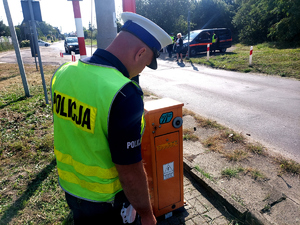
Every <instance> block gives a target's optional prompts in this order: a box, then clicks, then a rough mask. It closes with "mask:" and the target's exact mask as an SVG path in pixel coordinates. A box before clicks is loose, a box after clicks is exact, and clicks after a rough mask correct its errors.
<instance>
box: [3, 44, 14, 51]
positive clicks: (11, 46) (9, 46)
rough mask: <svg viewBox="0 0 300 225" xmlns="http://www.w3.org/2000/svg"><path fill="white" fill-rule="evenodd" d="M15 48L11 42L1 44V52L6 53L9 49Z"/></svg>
mask: <svg viewBox="0 0 300 225" xmlns="http://www.w3.org/2000/svg"><path fill="white" fill-rule="evenodd" d="M13 48H14V46H13V45H12V44H10V43H9V42H0V52H1V51H6V50H9V49H13Z"/></svg>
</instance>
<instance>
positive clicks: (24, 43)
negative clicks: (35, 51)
mask: <svg viewBox="0 0 300 225" xmlns="http://www.w3.org/2000/svg"><path fill="white" fill-rule="evenodd" d="M20 47H21V48H24V47H30V41H29V40H23V41H21V43H20Z"/></svg>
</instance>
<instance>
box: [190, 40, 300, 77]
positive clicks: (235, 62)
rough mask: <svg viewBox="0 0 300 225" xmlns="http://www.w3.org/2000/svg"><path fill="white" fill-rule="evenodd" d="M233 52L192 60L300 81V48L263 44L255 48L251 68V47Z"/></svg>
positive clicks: (238, 47) (242, 46) (237, 47)
mask: <svg viewBox="0 0 300 225" xmlns="http://www.w3.org/2000/svg"><path fill="white" fill-rule="evenodd" d="M234 47H235V49H234V50H233V51H232V52H225V53H219V52H218V53H216V54H215V55H212V56H211V57H210V59H209V61H207V60H206V53H205V54H204V53H202V54H199V55H197V57H195V58H190V61H191V62H193V63H199V64H204V65H207V66H210V67H213V68H220V69H225V70H233V71H239V72H244V73H249V72H252V73H264V74H270V75H278V76H282V77H292V78H296V79H300V73H299V71H300V48H299V47H298V48H287V47H286V46H280V45H278V44H277V43H263V44H258V45H254V46H253V55H252V65H251V66H249V52H250V46H245V45H242V44H237V45H235V46H234Z"/></svg>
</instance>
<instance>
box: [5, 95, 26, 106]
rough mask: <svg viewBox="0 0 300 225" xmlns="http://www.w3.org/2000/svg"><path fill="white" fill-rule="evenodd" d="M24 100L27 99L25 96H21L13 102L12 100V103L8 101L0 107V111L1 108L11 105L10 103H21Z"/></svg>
mask: <svg viewBox="0 0 300 225" xmlns="http://www.w3.org/2000/svg"><path fill="white" fill-rule="evenodd" d="M26 98H27V97H26V96H22V97H19V98H17V99H15V100H12V101H10V102H8V103H6V104H4V105H0V109H3V108H5V107H6V106H9V105H11V104H12V103H15V102H19V101H23V100H25V99H26Z"/></svg>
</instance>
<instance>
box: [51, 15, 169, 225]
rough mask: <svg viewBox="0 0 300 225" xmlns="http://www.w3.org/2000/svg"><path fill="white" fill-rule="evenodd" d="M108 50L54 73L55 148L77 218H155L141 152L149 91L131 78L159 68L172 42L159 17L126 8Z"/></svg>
mask: <svg viewBox="0 0 300 225" xmlns="http://www.w3.org/2000/svg"><path fill="white" fill-rule="evenodd" d="M121 18H122V20H123V21H124V25H123V26H122V28H121V32H120V33H119V34H118V36H117V37H116V38H115V39H114V40H113V41H112V43H111V44H110V45H109V46H108V47H107V48H106V49H105V50H104V49H97V50H96V51H95V52H94V54H93V55H92V56H91V57H88V58H85V59H82V60H78V61H77V62H69V63H66V64H64V65H62V66H61V67H60V68H59V69H58V70H57V71H56V72H55V73H54V75H53V77H52V80H51V97H52V104H53V121H54V153H55V157H56V161H57V171H58V177H59V184H60V186H61V188H62V189H63V190H64V191H65V195H66V200H67V203H68V205H69V207H70V209H71V210H72V213H73V219H74V224H75V225H77V224H124V223H129V224H139V222H141V224H147V225H154V224H156V218H155V216H154V214H153V211H152V206H151V203H150V196H149V191H148V182H147V176H146V173H145V170H144V166H143V162H142V156H141V139H142V135H143V131H144V125H145V121H144V104H143V99H142V97H143V92H142V90H141V88H140V87H139V85H138V84H137V83H135V82H134V81H132V80H131V79H132V78H133V77H135V76H137V75H138V74H139V73H140V72H142V70H143V69H144V68H145V67H146V66H148V67H149V68H151V69H156V68H157V61H156V59H157V58H158V57H159V51H160V50H161V49H162V48H163V47H165V46H167V45H169V44H171V43H172V40H171V38H170V37H169V35H168V34H167V33H166V32H165V31H164V30H162V29H161V28H160V27H159V26H157V25H156V24H155V23H153V22H152V21H150V20H148V19H146V18H145V17H142V16H140V15H138V14H135V13H130V12H124V13H122V15H121Z"/></svg>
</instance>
